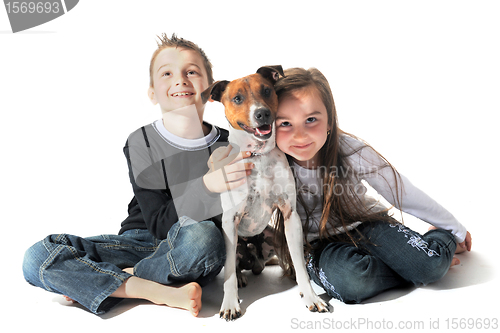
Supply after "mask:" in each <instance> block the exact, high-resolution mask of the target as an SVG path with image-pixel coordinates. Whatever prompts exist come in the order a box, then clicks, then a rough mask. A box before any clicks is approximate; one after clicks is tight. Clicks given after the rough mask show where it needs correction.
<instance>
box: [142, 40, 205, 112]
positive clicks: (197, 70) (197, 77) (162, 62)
mask: <svg viewBox="0 0 500 333" xmlns="http://www.w3.org/2000/svg"><path fill="white" fill-rule="evenodd" d="M153 82H154V87H150V88H149V90H148V95H149V98H150V99H151V101H152V102H153V103H154V104H156V103H158V104H160V108H161V110H162V113H166V112H169V111H172V110H176V109H179V108H182V107H185V106H188V105H192V104H195V105H196V109H197V110H198V113H199V114H200V116H202V115H203V110H204V107H205V105H204V104H203V103H202V101H201V93H202V92H203V91H204V90H205V89H206V88H208V78H207V73H206V70H205V67H204V65H203V60H202V58H201V57H200V55H199V54H198V53H197V52H195V51H193V50H190V49H183V48H173V47H170V48H166V49H164V50H162V51H161V52H160V53H159V54H158V56H157V57H156V60H155V63H154V68H153Z"/></svg>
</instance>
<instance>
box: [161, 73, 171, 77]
mask: <svg viewBox="0 0 500 333" xmlns="http://www.w3.org/2000/svg"><path fill="white" fill-rule="evenodd" d="M170 75H171V74H170V72H165V73H163V74H162V75H161V76H170Z"/></svg>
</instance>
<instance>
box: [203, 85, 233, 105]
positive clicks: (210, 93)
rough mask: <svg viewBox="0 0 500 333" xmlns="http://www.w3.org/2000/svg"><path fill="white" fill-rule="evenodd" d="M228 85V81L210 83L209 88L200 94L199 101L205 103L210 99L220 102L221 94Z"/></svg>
mask: <svg viewBox="0 0 500 333" xmlns="http://www.w3.org/2000/svg"><path fill="white" fill-rule="evenodd" d="M228 83H229V81H225V80H224V81H217V82H214V83H212V84H211V85H210V87H208V88H207V89H206V90H205V91H204V92H202V93H201V101H202V102H203V103H206V102H207V101H208V100H209V99H210V97H212V99H213V100H214V101H217V102H220V100H221V98H222V93H223V92H224V90H226V87H227V85H228Z"/></svg>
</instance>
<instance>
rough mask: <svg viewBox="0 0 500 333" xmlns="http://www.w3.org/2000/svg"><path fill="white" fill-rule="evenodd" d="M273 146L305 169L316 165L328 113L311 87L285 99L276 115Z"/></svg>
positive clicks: (325, 137) (326, 125) (325, 132)
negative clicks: (275, 145) (276, 146)
mask: <svg viewBox="0 0 500 333" xmlns="http://www.w3.org/2000/svg"><path fill="white" fill-rule="evenodd" d="M276 129H277V130H276V144H277V145H278V147H279V148H280V149H281V150H282V151H283V152H284V153H286V154H288V155H290V156H291V157H292V158H293V160H294V161H295V162H296V163H297V164H299V165H301V166H303V167H306V168H315V167H317V166H318V165H319V162H320V161H319V154H318V152H319V150H320V149H321V147H323V145H324V144H325V142H326V139H327V137H328V134H327V131H328V130H329V129H330V128H329V126H328V114H327V111H326V107H325V105H324V104H323V102H322V100H321V97H320V95H319V93H318V92H317V90H316V89H315V88H306V89H302V90H300V91H297V92H295V93H293V94H291V95H289V96H285V97H284V98H283V99H282V100H281V101H280V103H279V106H278V113H277V116H276Z"/></svg>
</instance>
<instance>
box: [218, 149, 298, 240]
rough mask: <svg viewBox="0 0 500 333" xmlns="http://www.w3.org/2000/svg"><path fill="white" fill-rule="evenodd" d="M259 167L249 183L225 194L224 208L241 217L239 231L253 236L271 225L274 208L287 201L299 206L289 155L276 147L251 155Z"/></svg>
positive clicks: (241, 234)
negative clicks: (287, 157)
mask: <svg viewBox="0 0 500 333" xmlns="http://www.w3.org/2000/svg"><path fill="white" fill-rule="evenodd" d="M248 162H253V163H254V164H255V168H254V169H253V170H252V174H251V175H250V176H248V177H247V182H246V184H244V185H242V186H240V187H238V188H236V189H234V190H232V191H228V192H226V193H224V194H223V196H222V206H223V208H224V212H227V211H231V213H230V214H234V215H233V216H237V217H238V218H239V221H240V223H239V226H238V234H239V235H240V236H243V237H249V236H253V235H256V234H259V233H260V232H262V231H263V230H264V228H265V227H266V226H267V224H268V222H269V221H270V219H271V215H272V213H273V210H274V209H275V208H276V207H277V206H279V204H280V203H284V202H287V203H289V204H291V205H293V209H295V184H294V180H293V175H292V173H291V171H290V168H289V166H288V162H287V160H286V158H285V155H284V154H283V153H282V152H281V151H280V150H279V149H274V150H272V151H271V152H269V153H267V154H266V155H262V156H254V157H252V158H250V159H248Z"/></svg>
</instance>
